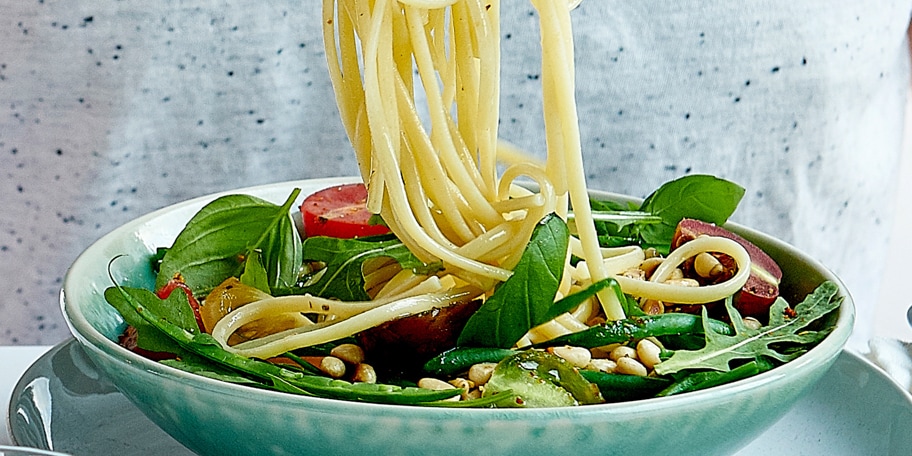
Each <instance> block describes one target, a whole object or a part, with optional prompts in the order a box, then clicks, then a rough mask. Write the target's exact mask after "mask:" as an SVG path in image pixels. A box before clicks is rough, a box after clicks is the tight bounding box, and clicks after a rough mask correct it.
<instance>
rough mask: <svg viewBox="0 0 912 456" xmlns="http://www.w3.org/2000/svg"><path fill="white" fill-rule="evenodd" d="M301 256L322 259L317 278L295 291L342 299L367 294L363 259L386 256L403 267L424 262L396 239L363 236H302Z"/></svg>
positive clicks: (363, 298) (356, 298)
mask: <svg viewBox="0 0 912 456" xmlns="http://www.w3.org/2000/svg"><path fill="white" fill-rule="evenodd" d="M303 251H304V253H303V257H304V258H305V259H306V260H308V261H321V262H324V263H326V267H325V269H324V270H323V271H322V272H321V275H320V277H319V279H317V280H316V281H315V282H314V283H311V284H308V285H307V286H305V287H303V289H302V290H300V291H299V292H298V293H310V294H313V295H315V296H323V297H332V298H336V299H339V300H342V301H366V300H369V299H370V297H369V296H368V295H367V292H366V291H365V290H364V283H365V282H364V274H363V273H362V271H361V266H362V265H363V264H364V262H365V261H367V260H369V259H372V258H378V257H389V258H392V259H394V260H396V261H398V262H399V264H400V265H401V266H402V268H403V269H411V268H416V269H421V268H424V267H425V264H424V263H423V262H422V261H421V260H419V259H418V258H417V257H415V255H414V254H412V252H410V251H409V249H408V248H407V247H406V246H405V244H403V243H402V241H399V240H398V239H395V238H393V239H385V240H364V239H339V238H333V237H325V236H317V237H311V238H307V239H305V240H304V245H303Z"/></svg>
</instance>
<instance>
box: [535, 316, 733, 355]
mask: <svg viewBox="0 0 912 456" xmlns="http://www.w3.org/2000/svg"><path fill="white" fill-rule="evenodd" d="M707 324H708V325H709V326H710V327H711V329H712V330H713V331H714V332H716V333H719V334H725V335H732V334H734V331H733V330H732V328H731V326H729V325H728V324H726V323H724V322H722V321H719V320H714V319H709V320H708V321H707ZM703 332H704V331H703V318H702V317H700V316H698V315H692V314H685V313H667V314H661V315H647V316H642V317H630V318H625V319H622V320H613V321H609V322H606V323H603V324H601V325H597V326H593V327H591V328H589V329H587V330H585V331H580V332H577V333H573V334H568V335H566V336H561V337H558V338H556V339H552V340H550V341H548V342H544V343H542V344H538V345H536V347H540V346H554V345H564V344H566V345H575V346H578V347H586V348H593V347H601V346H604V345H609V344H615V343H627V342H631V341H633V340H639V339H643V338H646V337H660V336H673V335H682V334H703Z"/></svg>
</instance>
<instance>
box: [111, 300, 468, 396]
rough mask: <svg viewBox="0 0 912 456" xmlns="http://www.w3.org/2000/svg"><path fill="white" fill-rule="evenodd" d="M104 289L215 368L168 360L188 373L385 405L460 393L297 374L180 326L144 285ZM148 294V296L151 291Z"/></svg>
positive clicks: (153, 327) (284, 390)
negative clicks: (253, 380)
mask: <svg viewBox="0 0 912 456" xmlns="http://www.w3.org/2000/svg"><path fill="white" fill-rule="evenodd" d="M105 291H106V293H105V294H106V295H109V294H110V295H113V294H115V293H118V294H120V296H121V300H120V301H121V302H125V303H128V304H129V305H130V306H131V307H132V313H133V314H135V315H139V316H140V317H141V318H142V319H144V320H145V322H146V323H148V324H149V326H150V327H151V328H152V329H157V330H158V331H161V332H162V333H163V334H165V335H166V336H167V337H170V338H171V339H172V340H173V341H174V342H175V343H176V344H177V345H179V346H180V348H181V349H182V350H186V351H188V352H191V353H193V354H194V355H195V356H196V357H199V358H205V359H207V360H209V361H210V362H213V363H215V364H216V366H215V367H211V368H207V367H205V366H204V365H202V364H201V363H200V361H199V360H194V361H192V362H189V363H188V365H185V364H183V363H172V365H173V366H174V367H188V368H189V369H190V371H191V372H196V373H201V374H202V375H207V376H208V375H209V374H211V373H214V372H218V373H219V375H220V376H225V377H234V374H230V373H227V372H226V370H227V371H231V372H234V373H236V375H239V376H248V377H250V378H257V379H260V380H261V381H262V382H260V383H259V384H258V386H260V387H262V388H269V389H274V390H278V391H283V392H288V393H294V394H303V395H311V396H320V397H326V398H334V399H344V400H352V401H366V402H378V403H389V404H420V403H424V402H433V401H439V400H442V399H446V398H449V397H453V396H455V395H458V394H460V393H461V392H462V390H460V389H451V390H445V391H433V390H428V389H424V388H415V387H404V388H403V387H399V386H395V385H385V384H369V383H350V382H346V381H343V380H335V379H331V378H328V377H322V376H316V375H307V374H303V373H301V372H298V371H294V370H290V369H286V368H284V367H281V366H278V365H276V364H272V363H269V362H265V361H260V360H257V359H252V358H247V357H244V356H240V355H237V354H234V353H232V352H229V351H227V350H225V349H224V348H222V346H221V344H219V342H218V341H217V340H216V339H215V338H213V337H212V336H211V335H209V334H207V333H199V332H194V331H190V330H188V329H186V328H182V327H181V326H179V325H177V324H175V323H174V322H172V321H170V320H169V319H168V318H165V317H163V316H161V315H159V314H158V313H157V312H156V311H155V310H153V308H150V307H146V306H145V304H144V302H145V301H148V299H147V298H145V297H144V296H147V295H146V293H148V292H147V291H146V290H137V289H131V288H125V287H122V286H119V285H116V284H115V286H114V287H111V288H108V289H107V290H105ZM152 296H153V297H154V294H153V295H152ZM155 307H158V306H155ZM235 380H238V378H235Z"/></svg>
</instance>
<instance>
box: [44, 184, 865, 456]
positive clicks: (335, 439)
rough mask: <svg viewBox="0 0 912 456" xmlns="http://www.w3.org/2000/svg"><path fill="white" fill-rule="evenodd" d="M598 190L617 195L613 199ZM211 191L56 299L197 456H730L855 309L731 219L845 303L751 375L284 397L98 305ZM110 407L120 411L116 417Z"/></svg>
mask: <svg viewBox="0 0 912 456" xmlns="http://www.w3.org/2000/svg"><path fill="white" fill-rule="evenodd" d="M352 180H353V179H352V178H333V179H320V180H305V181H298V182H287V183H280V184H272V185H266V186H261V187H254V188H248V189H242V190H237V191H232V192H229V193H246V194H251V195H255V196H259V197H261V198H264V199H266V200H270V201H274V202H276V203H281V202H282V201H284V200H285V198H286V197H287V196H288V195H289V194H290V193H291V190H292V189H293V188H301V189H302V192H301V194H302V197H303V196H306V195H308V194H310V193H312V192H313V191H316V190H319V189H322V188H325V187H329V186H331V185H336V184H340V183H345V182H351V181H352ZM594 195H595V196H599V197H606V198H614V199H625V198H624V197H621V196H618V195H611V194H607V193H594ZM217 196H220V195H211V196H207V197H203V198H199V199H195V200H191V201H188V202H185V203H181V204H177V205H174V206H170V207H167V208H164V209H161V210H159V211H156V212H153V213H151V214H149V215H146V216H144V217H142V218H139V219H137V220H135V221H133V222H130V223H128V224H126V225H124V226H122V227H120V228H118V229H117V230H115V231H113V232H111V233H110V234H108V235H106V236H104V237H103V238H101V239H100V240H98V241H97V242H96V243H95V244H93V245H92V246H91V247H89V248H88V249H87V250H86V251H85V252H84V253H83V254H82V255H81V256H80V257H79V258H78V259H77V260H76V262H75V263H74V264H73V266H72V267H71V268H70V270H69V272H68V273H67V276H66V278H65V281H64V285H63V290H62V292H61V306H62V309H63V313H64V315H65V318H66V319H67V323H68V325H69V326H70V329H71V331H72V333H73V334H74V336H75V337H76V339H77V340H78V341H79V343H80V344H81V345H82V346H83V347H84V348H85V349H86V353H87V354H88V355H89V357H90V358H91V359H92V360H93V361H94V362H95V364H96V365H97V366H98V368H99V370H100V371H101V372H103V373H105V374H106V375H107V376H108V377H109V379H110V380H111V381H112V382H113V383H114V385H116V386H117V388H118V389H120V390H121V391H122V392H123V394H124V395H125V396H126V397H127V398H129V399H130V400H131V401H132V402H134V403H135V404H136V405H137V407H138V408H139V409H140V410H142V411H143V412H144V413H145V414H146V415H147V416H148V417H149V418H150V419H151V420H152V421H153V422H155V423H156V424H158V425H159V426H161V427H162V428H163V429H164V430H165V431H166V432H167V433H168V434H170V435H172V436H173V437H174V438H175V439H176V440H178V441H179V442H181V443H182V444H184V445H186V446H187V447H188V448H189V449H191V450H192V451H194V452H196V453H199V454H201V455H219V456H223V455H232V454H257V455H270V454H272V455H285V454H288V455H291V454H294V455H302V454H319V455H329V454H333V455H346V454H352V455H356V454H357V455H363V454H382V455H386V456H393V455H435V454H441V455H455V454H458V455H460V456H462V455H474V454H485V455H490V454H497V455H513V454H515V455H530V454H552V455H558V454H561V455H562V454H600V455H607V454H617V455H651V454H655V455H668V454H674V455H715V454H720V455H721V454H731V453H734V452H735V451H737V450H738V449H739V448H741V447H743V446H745V445H746V444H747V443H749V442H750V441H751V440H753V439H754V438H756V437H757V436H759V435H760V434H761V433H762V432H763V431H764V430H766V429H767V428H768V427H770V426H772V425H773V424H774V423H775V422H776V421H777V420H778V419H779V418H780V417H782V416H783V415H784V414H785V413H786V412H788V410H789V409H790V407H791V406H792V404H794V403H795V402H796V401H797V400H798V399H799V398H800V397H801V396H802V395H803V394H805V393H806V392H807V391H808V390H809V388H811V387H813V385H815V384H816V383H817V381H818V380H819V379H820V378H821V376H823V375H825V373H826V372H827V370H828V369H829V367H830V366H831V365H832V364H833V362H834V361H835V359H836V356H837V355H838V354H839V353H840V352H841V350H842V348H843V346H844V344H845V342H846V340H847V339H848V336H849V334H850V333H851V330H852V323H853V316H854V307H853V304H852V300H851V297H850V296H849V294H848V292H847V290H846V289H845V287H844V286H842V284H841V282H840V281H839V279H838V278H836V277H835V276H834V275H833V274H832V273H831V272H830V271H828V270H827V269H826V268H825V267H824V266H823V265H821V264H820V263H818V262H817V261H815V260H813V259H811V258H809V257H807V256H806V255H804V254H803V253H801V252H800V251H797V250H796V249H795V248H793V247H791V246H789V245H787V244H785V243H783V242H781V241H778V240H775V239H772V238H770V237H768V236H766V235H763V234H761V233H758V232H755V231H752V230H749V229H746V228H743V227H737V226H733V227H732V228H733V229H734V230H736V231H738V232H739V233H740V234H742V235H744V236H745V237H747V238H749V239H751V240H753V241H754V242H756V243H757V244H758V245H760V246H761V247H763V248H764V249H766V250H767V252H769V253H770V255H771V256H773V258H775V259H776V260H777V261H778V262H779V264H780V266H781V267H782V269H783V272H784V274H785V277H786V279H785V280H786V282H785V283H784V284H783V287H782V289H783V293H784V294H785V295H789V294H795V295H801V294H804V293H806V292H808V291H810V290H812V289H813V288H814V287H815V286H816V285H817V284H819V283H820V282H821V281H823V280H831V281H834V282H836V283H838V284H840V286H841V292H842V293H843V294H845V295H846V299H845V301H844V303H843V305H842V308H841V309H840V312H839V315H838V319H837V322H836V327H835V329H834V331H833V332H832V334H830V335H829V336H828V337H827V338H826V339H825V340H824V341H823V342H821V343H820V344H819V345H818V346H817V347H815V348H814V349H813V350H811V351H809V352H808V353H807V354H805V355H804V356H801V357H800V358H798V359H797V360H795V361H792V362H790V363H788V364H786V365H784V366H781V367H778V368H776V369H773V370H771V371H768V372H765V373H763V374H760V375H758V376H755V377H753V378H750V379H746V380H742V381H739V382H735V383H732V384H728V385H723V386H719V387H715V388H710V389H707V390H703V391H697V392H693V393H688V394H682V395H680V396H672V397H667V398H656V399H647V400H642V401H635V402H628V403H619V404H604V405H593V406H585V407H572V408H551V409H499V410H489V409H483V410H479V409H444V408H425V407H413V406H390V405H376V404H362V403H354V402H345V401H338V400H329V399H320V398H311V397H303V396H293V395H288V394H282V393H277V392H272V391H262V390H257V389H252V388H249V387H243V386H238V385H232V384H228V383H223V382H219V381H216V380H211V379H208V378H204V377H200V376H197V375H193V374H189V373H186V372H182V371H179V370H176V369H173V368H170V367H167V366H164V365H161V364H158V363H156V362H153V361H150V360H147V359H145V358H142V357H140V356H138V355H136V354H134V353H131V352H129V351H127V350H125V349H123V348H121V347H119V346H118V345H117V344H116V343H115V342H114V341H116V340H117V337H118V335H119V334H120V332H121V331H122V330H123V327H124V323H123V320H122V319H121V318H120V316H119V315H118V314H117V312H116V311H115V310H114V309H113V308H112V307H110V306H109V305H108V304H107V303H106V302H105V300H104V298H103V296H102V293H103V291H104V289H105V288H107V287H109V286H110V285H112V282H111V279H110V277H109V275H108V266H109V263H110V262H111V260H112V259H113V258H115V257H117V256H121V255H123V257H122V258H119V259H118V260H117V261H115V262H114V263H113V265H112V266H111V273H112V274H113V276H114V277H115V278H116V279H117V280H118V281H119V282H120V283H122V284H129V285H133V286H150V285H151V284H152V282H153V278H152V274H151V271H150V270H149V266H148V264H146V258H147V257H148V256H149V254H150V253H151V252H153V251H154V250H155V248H156V247H159V246H166V245H169V244H170V243H171V241H173V239H174V237H175V236H176V235H177V233H178V232H179V231H180V230H181V229H182V228H183V226H184V224H185V223H186V221H187V220H189V219H190V217H191V216H192V215H193V214H194V213H195V212H196V211H197V210H199V208H201V207H202V206H203V205H204V204H205V203H206V202H208V201H211V200H212V199H213V198H215V197H217ZM115 413H116V412H115Z"/></svg>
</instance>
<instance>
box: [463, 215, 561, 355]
mask: <svg viewBox="0 0 912 456" xmlns="http://www.w3.org/2000/svg"><path fill="white" fill-rule="evenodd" d="M569 239H570V231H569V229H568V228H567V224H566V223H564V221H563V220H562V219H561V218H560V217H557V216H556V215H553V214H551V215H548V216H546V217H545V218H544V219H542V221H541V222H540V223H539V225H538V226H536V227H535V230H533V232H532V238H531V239H530V240H529V244H528V245H527V246H526V249H525V250H524V251H523V255H522V257H521V258H520V260H519V263H517V265H516V267H515V268H514V269H513V275H512V276H510V278H509V279H507V280H506V281H505V282H503V283H501V284H500V286H498V287H497V289H496V290H495V291H494V294H492V295H491V297H490V298H489V299H488V300H486V301H485V303H484V304H482V305H481V307H480V308H479V309H478V310H477V311H476V312H475V314H473V315H472V317H471V318H469V321H468V323H466V326H465V328H463V330H462V333H460V335H459V339H458V345H459V346H482V347H501V348H510V347H512V346H513V344H515V343H516V341H518V340H519V339H520V338H521V337H522V336H523V335H524V334H525V333H526V332H527V331H528V330H529V329H531V328H532V327H534V326H536V325H539V324H541V323H544V322H545V321H547V317H548V311H549V310H550V309H551V305H552V304H553V303H554V296H555V295H556V294H557V289H558V286H559V285H560V280H561V277H562V276H563V273H564V261H565V259H566V255H567V246H568V244H569Z"/></svg>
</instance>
